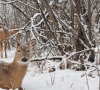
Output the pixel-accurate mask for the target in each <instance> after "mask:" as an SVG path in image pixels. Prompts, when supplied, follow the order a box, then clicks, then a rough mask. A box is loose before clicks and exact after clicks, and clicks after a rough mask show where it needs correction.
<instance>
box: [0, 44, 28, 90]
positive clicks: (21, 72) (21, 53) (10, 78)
mask: <svg viewBox="0 0 100 90" xmlns="http://www.w3.org/2000/svg"><path fill="white" fill-rule="evenodd" d="M23 58H27V60H28V61H29V60H30V45H29V44H25V45H20V44H17V49H16V53H15V58H14V61H13V62H12V63H9V64H8V63H5V62H0V88H3V89H13V90H15V89H16V88H19V90H22V88H20V87H21V84H22V80H23V78H24V76H25V74H26V71H27V67H28V63H27V62H23V61H22V59H23ZM19 62H20V63H19ZM21 63H23V64H21ZM26 63H27V64H26Z"/></svg>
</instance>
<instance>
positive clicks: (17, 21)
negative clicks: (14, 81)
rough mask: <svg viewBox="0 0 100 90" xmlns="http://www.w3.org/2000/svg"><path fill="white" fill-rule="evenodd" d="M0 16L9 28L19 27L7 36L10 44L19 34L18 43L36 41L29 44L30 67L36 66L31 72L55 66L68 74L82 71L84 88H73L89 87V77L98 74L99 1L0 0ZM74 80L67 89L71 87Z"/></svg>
mask: <svg viewBox="0 0 100 90" xmlns="http://www.w3.org/2000/svg"><path fill="white" fill-rule="evenodd" d="M0 17H2V18H3V21H4V22H5V26H6V27H7V28H8V30H9V31H11V32H13V31H17V30H18V32H17V33H16V34H12V36H11V37H9V38H10V40H9V41H10V44H11V40H13V39H14V40H15V39H16V37H17V35H18V34H19V33H20V34H21V37H20V40H18V41H19V42H21V43H23V42H27V41H30V40H31V41H32V40H34V39H35V40H36V41H37V42H36V43H37V44H36V47H32V46H31V63H35V67H33V66H34V65H32V66H31V68H32V67H33V69H34V68H36V69H37V68H38V71H36V69H34V70H33V71H34V72H38V73H45V72H46V70H47V71H48V72H49V70H50V69H54V68H55V69H56V70H58V72H57V74H59V72H60V71H59V69H63V70H65V72H67V71H68V73H70V71H69V70H67V71H66V69H71V70H76V71H83V72H82V73H83V74H82V73H81V74H82V77H84V76H85V80H86V83H85V84H87V89H86V86H84V84H83V87H80V89H79V87H78V88H77V87H76V89H75V90H92V88H91V87H92V84H90V81H89V80H90V79H88V76H90V77H95V76H96V77H97V76H100V65H99V64H100V56H99V55H100V42H99V41H100V0H0ZM12 30H13V31H12ZM10 46H11V45H10ZM12 48H13V47H12V46H11V47H10V49H12ZM8 58H9V57H8ZM49 64H50V66H49ZM51 71H52V70H51ZM34 72H33V73H34ZM94 72H95V74H94ZM28 73H30V72H28ZM71 73H72V72H71ZM63 74H64V73H63ZM65 74H66V73H65ZM74 74H75V72H74ZM76 74H78V73H77V72H76ZM28 75H30V74H28ZM50 75H51V74H50ZM71 75H72V74H71ZM33 76H34V77H35V75H33ZM72 76H73V75H72ZM26 77H27V75H26ZM36 77H38V76H36ZM43 77H45V75H43ZM52 77H53V76H51V83H53V81H52ZM58 77H59V75H58ZM62 77H63V76H62ZM90 77H89V78H90ZM39 78H41V77H39ZM97 78H98V77H97ZM62 79H63V78H62ZM66 79H68V77H66ZM80 79H81V78H80ZM26 80H27V79H26ZM33 80H34V79H33ZM53 80H54V77H53ZM73 80H74V79H73ZM45 81H46V83H47V86H50V84H49V82H48V80H45ZM97 81H98V80H97ZM65 82H67V81H65ZM91 82H92V81H91ZM30 83H31V81H30ZM71 83H72V82H71ZM73 83H75V82H73ZM73 83H72V85H71V86H70V87H71V88H66V89H68V90H74V89H73V88H72V86H73V85H74V84H73ZM89 84H90V85H89ZM23 85H24V86H25V84H23ZM58 85H59V84H58ZM76 85H77V84H76ZM38 86H39V85H38ZM81 86H82V85H81ZM98 86H99V84H98ZM30 87H31V85H30ZM96 87H97V86H96ZM25 88H27V87H25ZM54 88H55V87H54ZM54 88H53V89H54ZM98 88H99V87H98ZM98 88H96V89H95V90H98ZM45 89H46V88H45ZM45 89H43V90H45ZM64 89H65V87H64ZM25 90H26V89H25ZM30 90H32V89H30ZM47 90H49V89H47ZM55 90H56V89H55ZM93 90H94V89H93ZM99 90H100V89H99Z"/></svg>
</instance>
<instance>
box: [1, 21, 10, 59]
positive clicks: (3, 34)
mask: <svg viewBox="0 0 100 90" xmlns="http://www.w3.org/2000/svg"><path fill="white" fill-rule="evenodd" d="M8 37H10V32H9V31H8V30H7V29H6V28H4V26H3V24H2V23H0V51H1V55H0V57H1V58H3V47H4V53H5V54H4V57H5V58H7V52H6V48H7V44H8V39H7V38H8ZM4 40H5V41H4ZM2 41H4V46H3V42H2Z"/></svg>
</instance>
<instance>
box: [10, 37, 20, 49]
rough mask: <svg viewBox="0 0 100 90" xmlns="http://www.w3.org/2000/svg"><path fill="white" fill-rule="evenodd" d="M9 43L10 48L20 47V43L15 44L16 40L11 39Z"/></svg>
mask: <svg viewBox="0 0 100 90" xmlns="http://www.w3.org/2000/svg"><path fill="white" fill-rule="evenodd" d="M10 43H11V45H12V47H17V46H19V45H20V43H19V42H17V41H16V40H14V39H11V41H10Z"/></svg>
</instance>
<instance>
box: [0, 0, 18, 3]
mask: <svg viewBox="0 0 100 90" xmlns="http://www.w3.org/2000/svg"><path fill="white" fill-rule="evenodd" d="M15 2H17V0H14V1H7V2H5V1H0V3H1V4H11V3H15Z"/></svg>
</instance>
